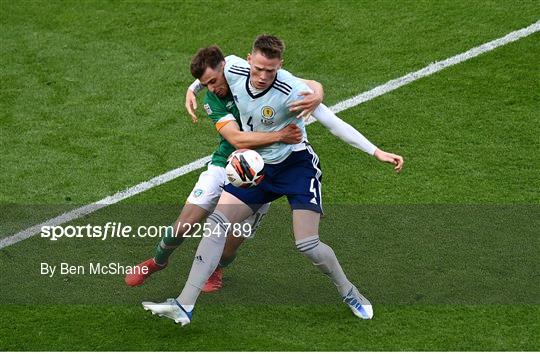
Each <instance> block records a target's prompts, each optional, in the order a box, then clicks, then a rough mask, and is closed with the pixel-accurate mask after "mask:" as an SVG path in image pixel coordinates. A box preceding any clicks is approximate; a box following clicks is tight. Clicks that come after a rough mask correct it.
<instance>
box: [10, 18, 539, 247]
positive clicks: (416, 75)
mask: <svg viewBox="0 0 540 354" xmlns="http://www.w3.org/2000/svg"><path fill="white" fill-rule="evenodd" d="M538 31H540V21H537V22H535V23H533V24H532V25H530V26H528V27H525V28H522V29H520V30H517V31H514V32H510V33H508V34H507V35H506V36H504V37H501V38H498V39H495V40H493V41H490V42H487V43H484V44H482V45H480V46H478V47H474V48H472V49H469V50H468V51H466V52H463V53H461V54H458V55H455V56H453V57H450V58H448V59H445V60H442V61H437V62H434V63H431V64H430V65H428V66H426V67H425V68H423V69H420V70H418V71H415V72H412V73H409V74H407V75H404V76H402V77H399V78H397V79H394V80H390V81H388V82H387V83H385V84H383V85H380V86H377V87H375V88H373V89H371V90H369V91H366V92H363V93H361V94H359V95H358V96H354V97H352V98H349V99H347V100H345V101H342V102H339V103H337V104H336V105H334V106H332V107H330V109H331V110H332V111H333V112H334V113H339V112H342V111H344V110H346V109H349V108H351V107H354V106H358V105H359V104H362V103H364V102H367V101H370V100H372V99H374V98H376V97H379V96H381V95H384V94H385V93H388V92H390V91H394V90H396V89H398V88H400V87H401V86H404V85H407V84H410V83H411V82H413V81H416V80H418V79H421V78H423V77H426V76H429V75H432V74H434V73H436V72H439V71H441V70H443V69H445V68H447V67H449V66H452V65H456V64H459V63H461V62H464V61H466V60H469V59H472V58H474V57H477V56H479V55H480V54H483V53H486V52H489V51H492V50H494V49H495V48H498V47H501V46H503V45H506V44H508V43H512V42H515V41H517V40H519V39H521V38H523V37H527V36H529V35H531V34H533V33H535V32H538ZM314 121H315V120H314V119H313V118H310V119H309V121H308V122H307V124H310V123H313V122H314ZM208 161H210V155H209V156H205V157H203V158H200V159H198V160H196V161H193V162H191V163H189V164H187V165H184V166H182V167H179V168H176V169H174V170H171V171H169V172H166V173H164V174H162V175H159V176H156V177H154V178H152V179H150V180H148V181H146V182H142V183H139V184H137V185H136V186H133V187H130V188H128V189H125V190H123V191H120V192H117V193H115V194H113V195H111V196H108V197H105V198H103V199H101V200H99V201H97V202H95V203H92V204H88V205H85V206H82V207H80V208H77V209H74V210H71V211H69V212H66V213H64V214H61V215H59V216H57V217H54V218H52V219H49V220H47V221H44V222H42V223H41V224H38V225H34V226H32V227H30V228H28V229H25V230H23V231H20V232H18V233H16V234H14V235H12V236H8V237H6V238H3V239H2V240H0V249H2V248H5V247H7V246H10V245H13V244H15V243H17V242H20V241H23V240H26V239H27V238H30V237H32V236H34V235H36V234H37V233H39V232H40V231H41V227H42V226H46V225H49V226H58V225H61V224H64V223H67V222H69V221H72V220H75V219H78V218H81V217H83V216H85V215H88V214H91V213H93V212H95V211H97V210H99V209H102V208H104V207H106V206H108V205H112V204H116V203H118V202H120V201H122V200H124V199H126V198H129V197H132V196H134V195H137V194H139V193H142V192H144V191H147V190H149V189H151V188H154V187H157V186H159V185H161V184H164V183H167V182H169V181H171V180H173V179H175V178H178V177H180V176H183V175H185V174H188V173H190V172H193V171H195V170H198V169H199V168H202V167H204V166H205V164H206V163H207V162H208Z"/></svg>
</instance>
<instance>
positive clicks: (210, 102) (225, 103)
mask: <svg viewBox="0 0 540 354" xmlns="http://www.w3.org/2000/svg"><path fill="white" fill-rule="evenodd" d="M204 109H205V111H206V113H207V114H208V117H210V119H212V121H213V122H214V125H215V126H216V129H217V130H218V131H219V130H220V129H221V128H222V127H223V126H225V125H226V124H227V123H228V122H230V121H236V122H237V123H238V125H239V126H240V129H242V123H241V121H240V113H239V112H238V108H237V107H236V104H235V103H234V98H233V95H232V93H231V92H229V94H228V95H227V96H226V97H224V98H220V97H219V96H217V95H216V94H214V93H212V92H210V91H206V95H205V96H204ZM234 150H236V148H235V147H234V146H232V145H231V144H230V143H229V142H228V141H227V140H225V138H223V137H222V136H221V135H220V136H219V146H218V148H217V150H216V151H214V153H213V154H212V161H211V162H210V163H211V164H212V165H215V166H220V167H225V166H226V165H227V158H228V157H229V155H230V154H231V153H232V152H233V151H234Z"/></svg>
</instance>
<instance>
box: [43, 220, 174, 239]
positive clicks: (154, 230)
mask: <svg viewBox="0 0 540 354" xmlns="http://www.w3.org/2000/svg"><path fill="white" fill-rule="evenodd" d="M172 231H173V228H172V226H144V225H142V226H139V227H137V229H136V232H133V227H132V226H130V225H124V224H122V223H121V222H118V223H117V222H112V221H111V222H107V223H106V224H105V225H90V224H87V225H84V226H81V225H76V226H74V225H67V226H60V225H58V226H50V225H46V226H42V227H41V237H43V238H49V239H50V240H51V241H56V240H59V239H61V238H64V237H65V238H92V239H100V240H103V241H104V240H107V239H109V238H131V237H151V238H154V237H164V236H165V235H166V234H167V233H168V232H170V233H172Z"/></svg>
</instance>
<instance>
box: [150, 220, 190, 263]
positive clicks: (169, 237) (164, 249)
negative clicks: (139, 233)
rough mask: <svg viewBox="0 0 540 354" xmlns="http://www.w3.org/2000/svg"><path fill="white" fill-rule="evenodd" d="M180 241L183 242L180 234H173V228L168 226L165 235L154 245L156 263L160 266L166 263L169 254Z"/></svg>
mask: <svg viewBox="0 0 540 354" xmlns="http://www.w3.org/2000/svg"><path fill="white" fill-rule="evenodd" d="M182 242H184V238H183V237H182V236H180V235H178V236H174V233H173V228H172V227H170V228H168V229H167V233H166V234H165V237H163V238H162V239H161V241H159V243H158V244H157V246H156V253H155V255H154V260H155V261H156V263H157V264H159V265H162V266H163V265H166V264H167V263H168V262H169V256H170V255H171V254H172V253H173V252H174V250H175V249H176V248H177V247H178V246H180V244H182Z"/></svg>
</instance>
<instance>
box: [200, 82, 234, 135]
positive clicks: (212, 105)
mask: <svg viewBox="0 0 540 354" xmlns="http://www.w3.org/2000/svg"><path fill="white" fill-rule="evenodd" d="M204 110H205V111H206V114H208V117H209V118H210V119H212V122H214V125H215V127H216V129H217V130H218V131H219V130H220V129H221V128H223V127H224V126H226V125H227V124H229V123H230V122H233V121H236V118H234V115H233V114H232V113H231V112H230V111H229V110H228V109H227V107H226V106H225V104H224V102H223V101H222V100H221V99H220V98H219V97H218V96H217V95H215V94H213V93H212V92H210V91H207V92H206V95H205V96H204Z"/></svg>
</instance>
